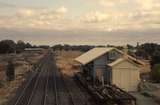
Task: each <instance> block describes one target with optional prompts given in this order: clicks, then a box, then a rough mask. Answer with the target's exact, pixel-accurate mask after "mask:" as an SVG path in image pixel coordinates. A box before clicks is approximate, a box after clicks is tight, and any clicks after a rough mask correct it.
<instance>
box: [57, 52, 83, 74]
mask: <svg viewBox="0 0 160 105" xmlns="http://www.w3.org/2000/svg"><path fill="white" fill-rule="evenodd" d="M81 54H82V52H80V51H57V52H56V55H57V56H56V63H57V66H58V68H59V69H60V70H61V71H62V72H63V73H64V74H66V75H69V76H71V75H73V73H75V72H77V71H78V69H77V68H75V67H74V65H76V64H77V63H76V62H75V61H74V59H75V58H76V57H78V56H79V55H81Z"/></svg>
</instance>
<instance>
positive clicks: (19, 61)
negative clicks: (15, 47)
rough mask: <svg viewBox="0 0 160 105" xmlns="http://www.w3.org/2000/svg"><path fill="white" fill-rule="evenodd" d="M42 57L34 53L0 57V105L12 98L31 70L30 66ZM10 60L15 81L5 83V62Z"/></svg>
mask: <svg viewBox="0 0 160 105" xmlns="http://www.w3.org/2000/svg"><path fill="white" fill-rule="evenodd" d="M42 56H43V55H42V54H36V53H22V54H17V55H14V56H13V55H0V82H1V83H3V87H1V88H0V105H3V104H4V103H5V102H6V101H8V99H9V98H11V97H13V96H14V94H15V92H16V89H17V88H18V87H19V86H20V85H21V83H22V82H23V81H24V80H25V78H24V77H25V75H26V74H27V73H28V71H30V70H31V64H35V63H36V62H37V61H38V60H39V59H40V58H41V57H42ZM10 59H12V60H13V63H14V65H15V75H16V76H15V80H14V81H11V82H7V81H6V77H5V70H6V65H7V61H8V60H10Z"/></svg>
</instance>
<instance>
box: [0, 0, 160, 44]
mask: <svg viewBox="0 0 160 105" xmlns="http://www.w3.org/2000/svg"><path fill="white" fill-rule="evenodd" d="M0 7H1V8H0V39H1V40H3V39H13V40H15V41H17V40H24V41H26V42H30V43H32V44H36V45H54V44H71V45H107V44H110V45H125V44H131V45H136V43H137V42H139V43H146V42H149V43H160V1H159V0H145V1H140V0H134V1H133V0H67V1H66V0H27V1H26V0H14V1H13V0H5V1H4V0H0Z"/></svg>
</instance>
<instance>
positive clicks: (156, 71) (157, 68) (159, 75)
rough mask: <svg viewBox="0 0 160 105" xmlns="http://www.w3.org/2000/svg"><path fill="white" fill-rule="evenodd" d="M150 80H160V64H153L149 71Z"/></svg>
mask: <svg viewBox="0 0 160 105" xmlns="http://www.w3.org/2000/svg"><path fill="white" fill-rule="evenodd" d="M151 77H152V80H153V81H155V82H160V64H155V65H154V66H153V69H152V71H151Z"/></svg>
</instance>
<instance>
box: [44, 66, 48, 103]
mask: <svg viewBox="0 0 160 105" xmlns="http://www.w3.org/2000/svg"><path fill="white" fill-rule="evenodd" d="M46 70H47V78H46V84H45V90H44V91H45V93H44V100H43V105H46V100H47V96H48V94H47V88H48V84H49V83H48V81H49V74H50V73H49V68H47V69H46Z"/></svg>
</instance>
